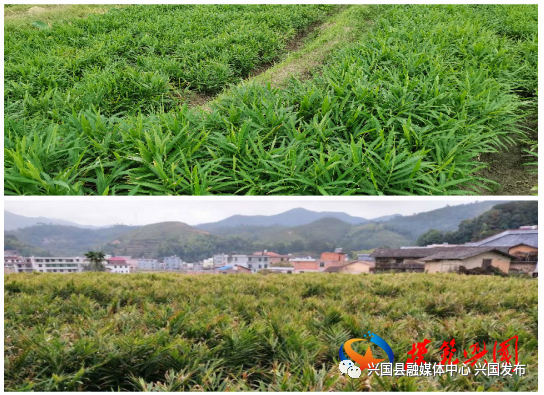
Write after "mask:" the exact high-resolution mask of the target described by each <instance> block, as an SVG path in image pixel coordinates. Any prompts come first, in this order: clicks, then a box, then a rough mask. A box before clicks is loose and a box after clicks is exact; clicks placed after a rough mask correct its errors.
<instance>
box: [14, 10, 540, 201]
mask: <svg viewBox="0 0 544 395" xmlns="http://www.w3.org/2000/svg"><path fill="white" fill-rule="evenodd" d="M153 7H156V8H153ZM372 7H374V8H372V10H373V11H372V12H373V15H374V16H376V15H379V17H376V18H377V19H376V21H375V23H374V25H373V27H372V28H369V31H368V32H367V33H361V34H362V36H361V40H360V42H358V43H356V44H353V45H351V46H349V47H346V48H344V49H342V50H340V51H338V52H336V53H335V54H334V56H332V58H331V59H330V60H329V62H328V64H327V66H326V67H324V69H323V70H322V73H321V74H320V75H315V76H314V79H313V80H310V81H306V82H300V81H295V80H292V81H291V83H290V84H289V86H288V87H287V88H286V89H282V90H280V89H277V88H273V87H271V86H270V85H269V86H262V85H259V84H258V83H248V84H242V85H240V86H237V87H233V88H232V89H231V90H229V91H227V92H226V93H225V94H224V95H222V96H220V97H219V98H218V99H217V100H216V101H215V102H214V103H213V104H212V105H211V112H204V111H198V110H194V109H192V110H190V109H188V108H187V107H186V106H182V107H178V106H177V105H176V100H175V97H177V96H176V95H179V94H180V93H179V92H178V91H182V90H184V89H186V88H187V87H189V88H191V89H198V90H202V91H214V92H216V91H218V90H220V89H221V88H222V87H223V86H225V84H227V83H230V82H235V81H238V80H239V79H240V77H242V76H245V75H247V74H248V73H249V71H250V70H251V69H253V68H254V67H255V65H257V64H259V63H263V62H268V61H270V60H272V59H274V58H275V57H276V56H277V54H278V53H279V52H280V51H281V49H282V48H283V47H284V44H285V42H286V40H287V39H288V38H290V37H293V36H294V34H295V33H296V31H297V30H300V29H302V28H304V27H306V26H308V24H310V23H311V22H312V21H315V20H317V19H318V17H319V16H320V15H322V14H323V12H324V11H323V6H289V7H285V6H233V5H228V6H223V5H222V6H137V7H128V8H124V9H122V10H118V11H114V12H108V13H107V14H105V15H101V16H92V17H90V18H89V19H88V20H86V21H79V22H77V23H74V25H73V26H70V27H68V26H57V27H54V28H53V29H50V30H47V31H32V33H30V32H25V33H18V34H25V36H24V37H22V36H20V35H14V36H13V37H9V36H8V38H7V40H8V41H7V43H6V54H5V55H6V59H7V60H6V71H5V80H6V91H5V113H6V119H5V149H6V152H5V193H6V194H49V195H81V194H101V195H102V194H104V195H107V194H109V195H115V194H145V195H149V194H160V195H204V194H228V195H232V194H237V195H239V194H246V195H270V194H282V195H286V194H290V195H292V194H303V195H353V194H359V195H384V194H395V195H404V194H418V195H437V194H445V195H452V194H470V193H475V191H476V190H477V189H476V187H481V188H486V187H489V186H490V182H489V181H488V180H485V179H482V178H479V177H477V176H475V175H474V173H475V172H476V171H477V170H479V169H480V168H482V166H485V164H482V163H481V162H479V161H477V160H476V158H478V157H479V156H480V155H481V154H482V153H489V152H497V151H498V150H501V149H504V148H505V144H507V143H512V142H514V140H515V139H517V138H519V137H520V136H522V135H523V130H522V127H521V126H520V119H522V118H523V117H524V116H525V115H526V114H525V112H526V111H527V110H525V109H526V108H527V107H526V105H527V104H529V103H531V102H534V97H535V89H536V69H537V56H536V55H537V48H538V45H537V35H536V30H535V29H534V21H535V19H534V18H535V15H536V14H535V12H536V11H535V10H536V6H524V7H525V8H524V10H531V12H528V13H527V15H528V19H527V22H526V26H525V27H520V28H519V29H516V26H517V25H515V21H516V20H517V17H518V16H519V15H521V13H520V12H518V11H515V9H516V7H517V6H516V5H508V6H506V5H505V6H500V7H499V8H489V7H487V8H486V7H474V6H470V5H466V6H465V5H455V6H444V5H441V6H426V5H425V6H423V5H415V6H411V5H403V6H391V5H389V6H372ZM527 7H528V8H527ZM326 9H327V10H328V9H330V6H329V7H327V8H326ZM512 10H513V11H512ZM522 13H524V12H522ZM487 17H489V21H487V20H486V18H487ZM231 19H232V20H233V21H232V22H231ZM503 20H504V21H506V22H505V23H504V24H503V23H500V22H501V21H503ZM189 21H190V22H191V23H189ZM194 21H197V22H198V24H196V22H194ZM193 22H194V23H193ZM524 23H525V22H524ZM197 25H198V26H199V28H198V29H196V27H195V26H197ZM256 26H258V28H256ZM504 29H508V31H504ZM508 32H510V33H508ZM210 33H215V34H216V36H214V37H215V38H214V39H210V37H209V36H210ZM506 33H508V34H506ZM106 35H107V37H112V36H114V37H115V39H114V40H104V37H105V36H106ZM195 35H196V36H195ZM514 36H515V37H517V38H516V39H514V38H513V37H514ZM192 39H194V40H195V42H193V41H191V40H192ZM44 40H47V48H53V50H51V51H52V52H51V53H50V54H49V55H50V56H47V57H43V56H41V55H40V52H37V53H35V51H36V50H38V51H44V44H43V43H44ZM78 40H79V41H78ZM73 42H77V43H78V45H79V46H78V47H76V48H74V44H73ZM48 51H49V50H48ZM112 59H115V61H114V62H113V61H112ZM74 81H76V82H74ZM74 103H75V104H74ZM66 110H69V111H71V114H70V115H68V114H67V113H66ZM163 111H168V112H166V113H164V112H163ZM116 113H123V114H132V115H127V116H124V117H123V118H119V117H118V114H117V115H116ZM139 113H142V114H139ZM143 113H146V114H148V115H147V116H144V115H143ZM32 117H34V118H35V119H29V118H32ZM46 119H51V120H54V123H51V122H50V121H48V120H46Z"/></svg>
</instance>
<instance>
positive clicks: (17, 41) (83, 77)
mask: <svg viewBox="0 0 544 395" xmlns="http://www.w3.org/2000/svg"><path fill="white" fill-rule="evenodd" d="M333 7H334V6H319V5H287V6H285V5H283V6H278V5H160V6H159V5H152V6H151V5H143V6H132V7H124V8H121V9H112V10H110V11H109V12H107V13H105V14H103V15H90V16H89V17H88V18H87V19H79V20H75V21H73V23H71V24H59V25H54V26H53V27H52V28H45V29H42V30H36V29H33V30H28V29H26V30H14V31H8V32H6V42H5V52H4V58H5V70H4V80H5V91H4V110H5V113H6V114H9V115H10V116H11V117H15V118H23V119H25V118H29V117H39V118H49V117H51V114H58V113H59V112H60V113H62V112H63V111H64V110H66V109H75V110H76V111H79V110H82V109H88V108H90V107H91V106H95V107H100V108H101V109H102V112H103V113H105V114H118V113H128V114H136V113H138V112H139V111H144V112H152V111H157V110H161V111H162V110H167V109H169V108H172V107H173V106H175V105H176V103H177V102H178V101H179V97H180V96H182V94H183V92H184V91H185V90H186V89H187V88H190V89H192V90H197V91H202V92H217V91H219V90H221V89H222V88H223V87H224V86H225V85H227V84H228V83H232V82H238V81H239V80H240V79H241V78H242V77H246V76H247V75H248V74H249V72H250V71H252V70H253V69H254V68H255V67H256V66H258V65H260V64H263V63H267V62H271V61H272V60H274V59H276V58H277V57H278V55H279V54H280V53H281V51H282V50H283V49H284V48H285V45H286V43H287V41H288V40H289V39H291V38H293V37H294V36H295V34H296V33H297V32H298V31H300V30H302V29H304V28H305V27H307V26H308V25H309V24H311V23H312V22H315V21H316V20H318V19H319V18H322V17H323V15H324V14H325V12H326V11H328V10H331V9H333Z"/></svg>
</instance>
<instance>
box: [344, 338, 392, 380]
mask: <svg viewBox="0 0 544 395" xmlns="http://www.w3.org/2000/svg"><path fill="white" fill-rule="evenodd" d="M364 337H365V338H364V339H350V340H348V341H347V342H345V343H344V344H342V345H341V346H340V350H339V353H338V355H339V356H340V365H341V366H340V371H342V373H345V372H343V370H347V373H348V375H349V376H350V377H352V376H356V377H359V376H360V375H361V372H362V371H363V370H365V369H368V368H370V367H372V365H374V366H376V365H377V364H378V363H380V362H382V361H384V359H377V358H374V356H373V355H372V349H371V348H370V345H369V346H368V348H367V349H366V351H365V355H361V354H358V353H357V352H355V351H354V350H353V348H352V345H353V343H355V342H359V341H367V342H370V343H373V344H375V345H377V346H378V347H380V348H381V349H382V350H383V351H385V353H386V354H387V357H388V358H389V362H390V363H394V361H395V356H394V354H393V350H392V349H391V347H390V346H389V344H387V342H386V341H385V340H383V339H382V338H381V337H379V336H378V335H376V334H375V333H370V331H369V332H368V334H367V335H364ZM344 352H345V353H344ZM346 354H347V357H346ZM348 357H349V358H348ZM345 361H349V362H351V361H355V362H357V363H358V364H359V367H357V366H353V363H351V364H349V362H345ZM347 365H349V366H347ZM342 367H346V368H347V369H342ZM352 371H353V372H352ZM350 373H352V374H350Z"/></svg>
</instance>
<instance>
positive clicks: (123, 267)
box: [106, 263, 130, 274]
mask: <svg viewBox="0 0 544 395" xmlns="http://www.w3.org/2000/svg"><path fill="white" fill-rule="evenodd" d="M106 270H107V271H108V272H109V273H120V274H129V273H130V266H129V265H128V264H126V263H124V264H123V263H114V264H108V265H106Z"/></svg>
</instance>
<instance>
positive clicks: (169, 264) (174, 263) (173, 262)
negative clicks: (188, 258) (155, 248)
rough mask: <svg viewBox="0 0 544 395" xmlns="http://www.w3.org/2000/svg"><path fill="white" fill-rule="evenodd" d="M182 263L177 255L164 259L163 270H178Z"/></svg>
mask: <svg viewBox="0 0 544 395" xmlns="http://www.w3.org/2000/svg"><path fill="white" fill-rule="evenodd" d="M183 263H184V262H183V260H182V259H181V258H180V257H179V256H177V255H174V256H167V257H165V258H164V268H165V269H166V270H180V269H181V266H182V265H183Z"/></svg>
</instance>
